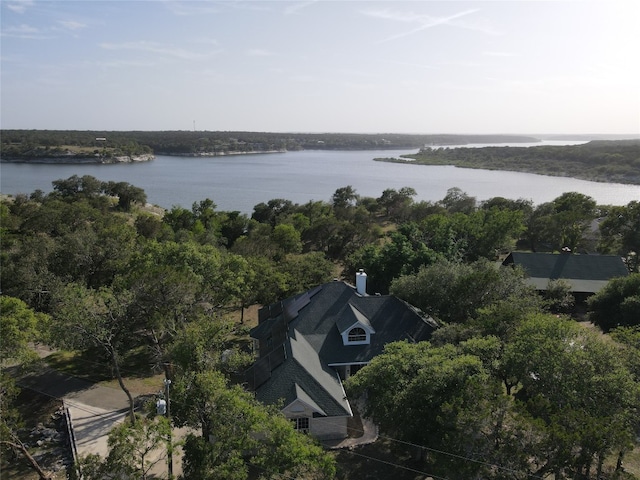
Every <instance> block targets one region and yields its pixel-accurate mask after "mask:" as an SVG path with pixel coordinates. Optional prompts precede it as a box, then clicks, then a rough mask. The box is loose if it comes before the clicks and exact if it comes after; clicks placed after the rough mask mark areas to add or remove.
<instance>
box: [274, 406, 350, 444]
mask: <svg viewBox="0 0 640 480" xmlns="http://www.w3.org/2000/svg"><path fill="white" fill-rule="evenodd" d="M282 413H283V414H284V416H285V417H287V418H296V417H308V418H309V433H310V434H311V435H313V436H314V437H316V438H319V439H322V440H333V439H337V438H346V437H347V418H348V417H316V418H313V410H312V409H311V408H310V407H309V406H308V405H306V404H305V403H304V402H300V401H297V400H296V401H294V402H293V403H291V404H290V405H287V406H286V407H285V408H283V409H282Z"/></svg>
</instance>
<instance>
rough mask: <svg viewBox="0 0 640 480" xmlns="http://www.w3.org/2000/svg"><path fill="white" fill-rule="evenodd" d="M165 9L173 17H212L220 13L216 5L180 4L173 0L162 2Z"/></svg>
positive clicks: (207, 3)
mask: <svg viewBox="0 0 640 480" xmlns="http://www.w3.org/2000/svg"><path fill="white" fill-rule="evenodd" d="M163 3H164V5H165V6H166V8H167V9H168V10H169V11H170V12H171V13H173V14H174V15H177V16H180V17H187V16H193V15H212V14H216V13H220V11H221V9H220V7H219V6H218V5H216V4H212V3H209V2H182V1H174V0H165V1H163Z"/></svg>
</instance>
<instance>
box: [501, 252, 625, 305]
mask: <svg viewBox="0 0 640 480" xmlns="http://www.w3.org/2000/svg"><path fill="white" fill-rule="evenodd" d="M502 264H503V265H513V266H515V265H519V266H520V267H522V268H523V269H524V270H525V272H526V273H527V276H528V281H529V283H530V284H531V285H533V286H534V287H535V288H536V290H539V291H545V290H546V289H547V286H548V285H549V281H551V280H558V279H563V280H566V281H567V282H568V283H569V284H570V285H571V292H572V293H573V295H574V296H575V297H576V299H577V300H578V299H584V298H585V297H587V296H589V295H593V294H594V293H597V292H599V291H600V290H601V289H602V288H603V287H604V286H605V285H606V284H607V283H609V280H611V279H612V278H616V277H624V276H627V275H628V274H629V271H628V270H627V267H626V265H625V264H624V262H623V261H622V258H621V257H620V256H617V255H579V254H572V253H571V252H569V251H566V252H562V253H536V252H512V253H510V254H509V256H508V257H507V258H506V259H505V260H504V261H503V262H502Z"/></svg>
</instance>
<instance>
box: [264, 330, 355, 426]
mask: <svg viewBox="0 0 640 480" xmlns="http://www.w3.org/2000/svg"><path fill="white" fill-rule="evenodd" d="M288 347H289V352H288V353H289V355H288V356H287V359H286V360H285V361H284V363H282V364H281V365H280V366H279V367H277V369H276V370H274V371H273V372H272V375H271V377H270V378H269V379H268V380H267V381H266V382H264V383H263V384H262V385H260V386H259V387H258V388H257V390H256V397H257V398H258V400H260V401H261V402H264V403H269V404H274V403H277V402H278V401H279V400H284V404H285V405H290V404H291V403H292V402H294V401H295V400H298V399H299V400H301V401H304V402H305V403H307V404H308V405H309V406H311V407H312V408H314V409H316V410H317V411H318V413H320V414H324V415H326V416H351V415H352V412H351V406H350V405H349V402H348V401H347V399H346V396H345V392H344V388H343V387H342V382H341V381H340V377H339V376H338V374H337V373H336V372H335V371H334V370H333V369H332V368H330V367H328V366H325V365H323V364H322V363H321V362H320V359H319V358H318V355H317V353H316V352H315V351H314V350H313V347H311V345H310V344H309V342H308V341H307V340H306V339H305V338H304V336H303V335H301V334H300V333H299V332H295V333H294V336H293V337H292V338H290V341H289V342H288Z"/></svg>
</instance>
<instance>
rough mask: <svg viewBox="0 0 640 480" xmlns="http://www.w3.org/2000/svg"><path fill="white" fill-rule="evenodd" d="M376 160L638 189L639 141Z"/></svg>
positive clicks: (436, 151) (446, 151) (431, 151)
mask: <svg viewBox="0 0 640 480" xmlns="http://www.w3.org/2000/svg"><path fill="white" fill-rule="evenodd" d="M375 160H377V161H383V162H394V163H405V164H415V165H453V166H456V167H462V168H479V169H483V170H506V171H515V172H526V173H536V174H539V175H551V176H560V177H571V178H578V179H581V180H589V181H593V182H608V183H624V184H632V185H640V139H632V140H594V141H591V142H588V143H584V144H581V145H565V146H549V145H541V146H534V147H480V148H466V147H459V148H446V147H423V148H422V149H420V152H418V153H417V154H412V155H402V157H401V158H376V159H375Z"/></svg>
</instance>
